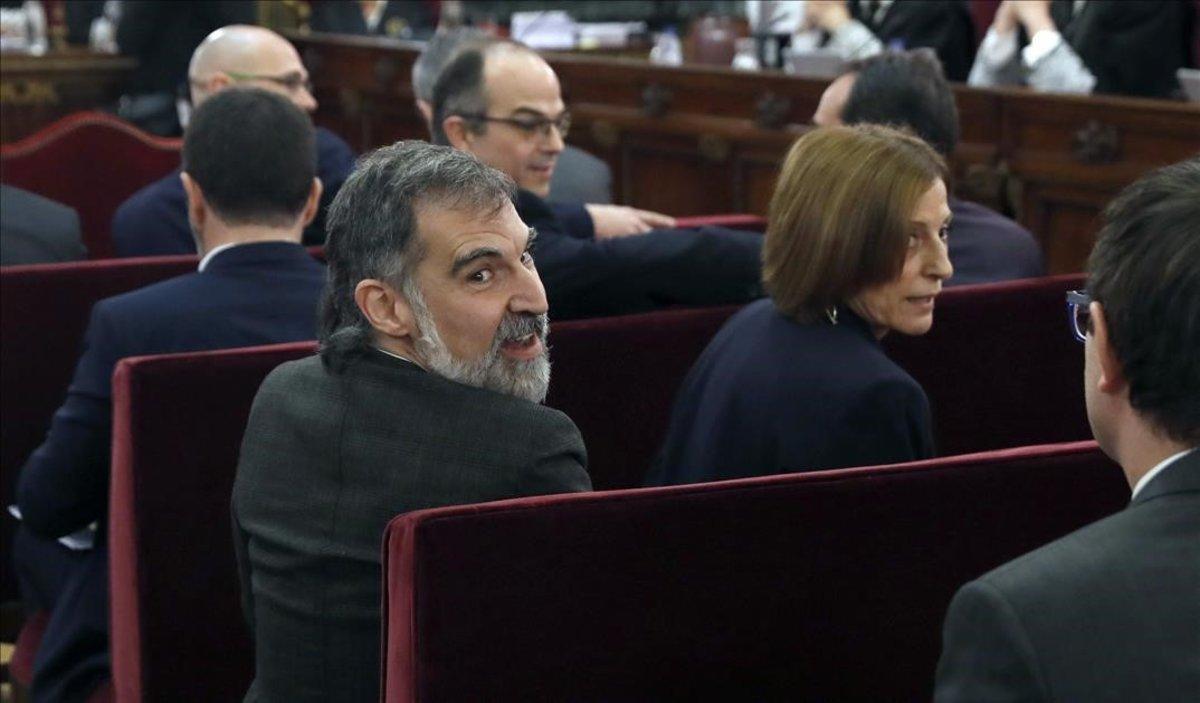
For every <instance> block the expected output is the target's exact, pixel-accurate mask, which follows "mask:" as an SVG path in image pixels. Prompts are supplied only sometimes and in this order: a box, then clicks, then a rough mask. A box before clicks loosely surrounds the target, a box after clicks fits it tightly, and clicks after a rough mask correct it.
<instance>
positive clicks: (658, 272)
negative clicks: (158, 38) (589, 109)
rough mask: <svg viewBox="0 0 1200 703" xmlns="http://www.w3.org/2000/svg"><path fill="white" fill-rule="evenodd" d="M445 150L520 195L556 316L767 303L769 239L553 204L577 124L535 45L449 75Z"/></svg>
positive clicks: (505, 49)
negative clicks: (763, 274)
mask: <svg viewBox="0 0 1200 703" xmlns="http://www.w3.org/2000/svg"><path fill="white" fill-rule="evenodd" d="M432 108H433V110H432V112H433V115H432V119H431V120H430V127H431V131H432V133H433V141H434V143H435V144H442V145H447V146H453V147H455V148H456V149H460V150H462V151H467V152H470V153H472V154H474V155H475V156H476V157H477V158H479V159H480V160H481V161H483V162H484V163H486V164H488V165H489V166H492V167H494V168H496V169H499V170H500V171H503V172H504V173H506V174H508V175H509V176H510V177H511V178H512V179H513V180H514V181H516V183H517V186H518V187H519V191H518V195H517V213H518V214H519V215H520V216H521V219H522V220H523V221H524V222H525V223H526V224H528V225H530V226H532V227H534V228H535V229H537V231H538V236H539V239H538V245H537V247H536V248H535V250H534V252H533V256H534V259H535V261H536V262H537V266H538V270H539V272H540V273H541V276H542V281H543V283H545V286H546V293H547V296H548V297H549V300H550V315H551V317H553V318H555V319H564V318H574V317H593V316H601V315H614V314H622V313H632V312H643V311H647V310H652V309H655V308H658V307H662V306H664V305H713V304H721V303H738V302H746V301H748V300H751V299H753V298H755V297H758V296H759V295H761V286H760V283H759V269H760V265H759V257H760V252H761V249H762V238H761V236H760V235H758V234H756V233H752V232H739V231H735V230H729V229H724V228H719V227H701V228H696V229H675V228H674V224H675V223H674V219H673V218H670V217H667V216H665V215H660V214H658V213H653V212H648V211H644V210H637V209H634V208H630V207H626V206H621V205H607V206H605V205H599V206H598V205H584V204H580V203H548V202H547V201H546V200H545V198H546V197H547V195H548V194H549V191H550V181H551V178H552V177H553V175H554V171H555V168H556V166H557V162H558V157H559V155H560V154H561V153H562V151H563V148H564V146H565V144H564V140H565V139H566V136H567V132H568V130H569V129H570V125H571V116H570V113H569V112H568V111H567V108H566V105H565V104H564V102H563V100H562V91H561V88H560V87H559V83H558V77H557V76H556V75H555V73H554V70H553V69H552V68H550V65H549V64H547V63H546V62H545V61H544V60H543V59H542V58H541V57H540V56H538V55H537V54H536V53H535V52H533V51H532V50H530V49H529V48H528V47H526V46H524V45H522V44H519V43H516V42H510V41H495V40H493V41H485V42H482V43H478V44H474V45H470V46H467V47H465V48H463V49H462V50H460V51H459V53H458V54H457V55H456V56H455V57H454V58H453V59H452V60H451V61H450V62H449V63H448V64H447V65H446V67H445V68H444V69H443V70H442V71H441V72H440V74H439V75H438V79H437V82H436V84H435V85H434V89H433V105H432Z"/></svg>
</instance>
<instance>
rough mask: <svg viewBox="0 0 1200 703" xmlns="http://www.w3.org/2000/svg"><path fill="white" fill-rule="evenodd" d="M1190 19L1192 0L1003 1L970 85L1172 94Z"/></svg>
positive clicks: (1186, 53) (1184, 61) (1190, 32)
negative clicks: (1189, 0) (1190, 0)
mask: <svg viewBox="0 0 1200 703" xmlns="http://www.w3.org/2000/svg"><path fill="white" fill-rule="evenodd" d="M1195 24H1196V14H1195V3H1194V2H1186V1H1185V0H1137V2H1129V0H1087V1H1086V2H1078V1H1076V0H1053V1H1051V0H1020V2H1015V1H1014V0H1005V2H1003V3H1002V4H1001V5H1000V7H999V8H998V9H997V10H996V15H995V18H994V19H993V21H992V26H991V27H989V28H988V31H987V34H986V35H985V36H984V38H983V42H982V43H981V44H980V45H979V55H978V56H977V57H976V60H975V65H974V66H972V68H971V75H970V78H969V82H970V84H971V85H977V86H994V85H1029V86H1030V87H1032V88H1034V89H1036V90H1044V91H1053V92H1067V93H1091V92H1095V93H1116V94H1121V95H1137V96H1143V97H1157V98H1168V97H1173V96H1175V94H1176V93H1178V92H1179V81H1178V80H1177V79H1176V75H1175V72H1176V71H1178V70H1179V69H1180V68H1183V67H1186V66H1189V65H1190V63H1191V61H1190V54H1191V50H1192V49H1191V43H1192V40H1193V36H1194V32H1195Z"/></svg>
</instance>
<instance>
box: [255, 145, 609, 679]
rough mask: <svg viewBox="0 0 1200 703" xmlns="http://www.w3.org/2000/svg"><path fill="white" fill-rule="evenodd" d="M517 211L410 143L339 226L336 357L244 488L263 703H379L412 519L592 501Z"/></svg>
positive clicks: (287, 404) (371, 161) (349, 190)
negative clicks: (384, 573)
mask: <svg viewBox="0 0 1200 703" xmlns="http://www.w3.org/2000/svg"><path fill="white" fill-rule="evenodd" d="M514 191H515V186H514V184H513V182H512V180H511V179H509V178H508V177H507V176H505V175H503V174H501V173H500V172H499V171H496V170H494V169H492V168H490V167H488V166H485V165H484V164H482V163H481V162H479V161H478V160H476V159H475V158H474V157H472V156H471V155H469V154H466V153H464V152H460V151H456V150H454V149H451V148H447V147H438V146H431V145H429V144H425V143H424V142H400V143H397V144H395V145H392V146H389V147H384V148H382V149H379V150H378V151H376V152H374V153H372V154H370V155H369V156H367V157H365V158H364V159H363V161H362V162H361V163H360V164H359V165H358V167H357V169H356V170H355V172H354V173H353V174H352V175H351V176H350V178H349V179H348V180H347V181H346V184H345V185H344V186H343V187H342V190H341V192H340V193H339V194H338V197H337V199H336V200H335V201H334V203H333V205H332V206H331V207H330V211H329V218H328V221H327V222H328V232H329V239H328V244H327V246H326V256H327V259H328V264H329V275H328V281H327V284H326V289H325V295H324V302H323V304H322V322H321V331H320V341H321V347H320V353H319V355H318V356H314V357H310V358H307V359H302V360H299V361H295V362H291V363H288V364H284V365H282V366H280V367H279V368H278V369H276V370H275V371H274V372H272V373H271V375H270V376H268V377H267V379H266V380H265V381H264V382H263V385H262V387H261V388H260V389H259V392H258V396H257V397H256V398H255V401H254V408H253V410H252V411H251V415H250V421H249V425H248V427H247V430H246V436H245V439H244V441H243V444H242V454H241V460H240V462H239V464H238V474H237V480H236V483H235V485H234V495H233V519H234V532H235V548H236V551H237V557H238V567H239V572H240V574H241V577H242V595H243V605H244V608H245V611H246V616H247V620H248V622H249V624H250V627H251V629H252V631H253V633H254V636H255V654H256V666H257V672H256V676H255V681H254V683H253V684H252V685H251V688H250V691H249V692H248V693H247V696H246V700H248V701H259V700H261V701H276V700H286V701H310V700H311V701H330V700H337V701H376V700H378V699H379V690H378V686H379V680H380V675H379V665H380V661H379V637H380V633H379V620H380V612H379V603H380V583H381V580H382V579H381V573H380V559H379V555H380V545H381V538H382V535H383V530H384V528H385V527H386V525H387V523H388V521H390V520H391V519H392V518H393V517H395V516H396V515H398V514H400V513H404V512H408V511H411V510H418V509H422V508H431V507H437V506H444V505H455V504H464V503H479V502H484V501H491V500H499V499H503V498H514V497H519V496H529V495H542V494H549V493H565V492H572V491H586V490H589V489H590V488H591V482H590V480H589V478H588V475H587V472H586V470H585V466H586V461H587V460H586V452H585V450H584V446H583V440H582V438H581V437H580V435H579V430H578V429H577V428H576V427H575V425H574V423H572V422H571V420H570V419H569V418H567V417H566V416H565V415H563V414H562V413H560V412H558V411H556V410H552V409H550V408H547V407H544V406H542V405H540V403H541V401H542V399H543V398H544V397H545V395H546V390H547V387H548V385H549V380H550V362H549V358H548V352H547V346H546V334H547V331H548V327H549V324H548V320H547V317H546V311H547V302H546V293H545V289H544V288H543V287H542V282H541V279H540V278H539V277H538V273H537V269H536V268H535V266H534V263H533V259H532V257H531V255H530V246H531V244H532V241H533V239H534V237H535V236H536V233H535V232H534V231H533V230H532V229H530V228H529V227H528V226H526V225H525V223H524V222H522V221H521V219H520V218H519V217H518V216H517V213H516V210H515V209H514V207H513V203H512V198H513V195H514Z"/></svg>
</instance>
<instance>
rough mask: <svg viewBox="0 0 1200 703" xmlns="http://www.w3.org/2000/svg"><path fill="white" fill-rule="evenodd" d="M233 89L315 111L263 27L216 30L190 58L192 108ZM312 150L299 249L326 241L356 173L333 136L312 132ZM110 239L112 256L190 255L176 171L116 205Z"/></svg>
mask: <svg viewBox="0 0 1200 703" xmlns="http://www.w3.org/2000/svg"><path fill="white" fill-rule="evenodd" d="M231 86H249V87H254V88H261V89H263V90H267V91H270V92H272V93H278V94H279V95H282V96H283V97H285V98H287V99H288V100H290V101H291V102H292V103H293V104H295V105H296V107H299V108H300V109H301V110H304V111H305V112H308V113H312V112H313V111H314V110H316V109H317V100H316V98H314V97H313V93H312V83H311V81H310V80H309V76H308V71H307V70H306V69H305V68H304V64H303V63H302V62H301V61H300V56H299V54H297V53H296V49H295V48H294V47H293V46H292V45H291V44H290V43H289V42H288V41H287V40H286V39H284V38H283V37H281V36H279V35H278V34H276V33H275V32H272V31H271V30H269V29H264V28H262V27H253V26H250V25H231V26H228V27H222V28H221V29H218V30H216V31H215V32H213V33H212V34H210V35H208V37H207V38H206V39H205V40H204V41H203V42H201V43H200V46H198V47H196V51H195V52H194V53H193V54H192V60H191V63H190V64H189V66H188V88H189V91H190V96H191V101H192V104H193V105H194V106H198V105H200V104H201V103H202V102H204V101H205V100H207V99H208V98H210V97H211V96H213V95H215V94H216V93H218V92H220V91H222V90H224V89H225V88H229V87H231ZM316 149H317V173H318V176H319V177H320V179H321V183H322V185H323V186H324V191H323V194H322V196H321V209H320V211H319V212H318V214H317V218H316V219H315V220H314V221H313V223H312V224H311V225H309V226H308V227H307V228H306V229H305V232H304V243H305V244H320V243H321V242H324V241H325V210H326V209H327V207H328V205H329V203H331V202H333V197H334V196H335V195H337V191H338V189H339V188H341V185H342V183H343V182H344V181H345V180H346V177H347V176H348V175H349V174H350V171H351V169H353V168H354V158H355V156H354V152H353V151H352V150H351V149H350V147H349V146H348V145H347V144H346V142H344V141H342V139H341V138H340V137H338V136H337V135H335V134H334V133H333V132H330V131H329V130H327V129H324V128H321V127H318V128H317V141H316ZM112 236H113V245H114V247H115V249H116V253H117V256H153V255H163V254H194V253H196V247H195V243H194V239H193V237H192V232H191V228H190V227H189V225H188V221H187V208H186V197H185V196H184V191H183V185H182V183H181V182H180V180H179V173H178V172H174V173H171V174H169V175H167V176H165V177H164V178H162V179H160V180H158V181H155V182H154V183H151V184H150V185H148V186H146V187H145V188H142V189H141V190H139V191H138V192H137V193H134V194H133V195H132V196H131V197H130V198H129V199H128V200H126V201H125V202H124V203H122V204H121V206H120V207H119V208H118V209H117V212H116V214H115V215H114V217H113V223H112Z"/></svg>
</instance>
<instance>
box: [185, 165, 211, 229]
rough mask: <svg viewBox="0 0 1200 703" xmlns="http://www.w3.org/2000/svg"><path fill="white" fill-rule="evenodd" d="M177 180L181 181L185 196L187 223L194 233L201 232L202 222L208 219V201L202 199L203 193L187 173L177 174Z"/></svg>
mask: <svg viewBox="0 0 1200 703" xmlns="http://www.w3.org/2000/svg"><path fill="white" fill-rule="evenodd" d="M179 180H181V181H183V192H184V193H185V194H186V195H187V215H188V222H190V223H191V225H192V230H193V231H194V232H203V231H204V222H205V221H206V220H207V219H208V201H206V200H205V199H204V191H202V190H200V184H199V183H197V182H196V181H195V180H194V179H193V178H192V177H191V176H190V175H188V172H187V171H183V172H182V173H180V174H179Z"/></svg>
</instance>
